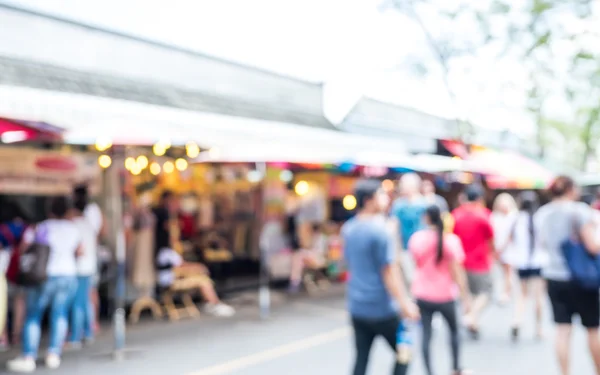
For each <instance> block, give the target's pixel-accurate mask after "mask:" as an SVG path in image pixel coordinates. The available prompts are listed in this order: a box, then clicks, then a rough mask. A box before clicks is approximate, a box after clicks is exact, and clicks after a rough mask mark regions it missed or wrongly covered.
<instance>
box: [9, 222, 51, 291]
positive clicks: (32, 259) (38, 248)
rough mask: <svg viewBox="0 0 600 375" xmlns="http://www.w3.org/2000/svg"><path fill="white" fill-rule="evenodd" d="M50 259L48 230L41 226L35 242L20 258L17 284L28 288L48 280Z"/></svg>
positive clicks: (37, 231)
mask: <svg viewBox="0 0 600 375" xmlns="http://www.w3.org/2000/svg"><path fill="white" fill-rule="evenodd" d="M49 258H50V246H49V245H48V228H47V227H46V226H44V225H40V226H39V227H38V229H37V230H36V235H35V241H34V242H33V243H32V244H31V245H29V246H28V247H27V249H26V250H25V251H24V252H23V254H21V256H20V257H19V270H18V276H17V283H18V284H19V285H23V286H28V287H35V286H39V285H41V284H42V283H44V282H45V281H46V279H47V278H48V273H47V268H48V259H49Z"/></svg>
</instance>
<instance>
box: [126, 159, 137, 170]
mask: <svg viewBox="0 0 600 375" xmlns="http://www.w3.org/2000/svg"><path fill="white" fill-rule="evenodd" d="M136 165H137V163H136V161H135V159H134V158H132V157H128V158H127V159H125V168H126V169H127V170H128V171H130V170H132V169H133V168H135V167H136Z"/></svg>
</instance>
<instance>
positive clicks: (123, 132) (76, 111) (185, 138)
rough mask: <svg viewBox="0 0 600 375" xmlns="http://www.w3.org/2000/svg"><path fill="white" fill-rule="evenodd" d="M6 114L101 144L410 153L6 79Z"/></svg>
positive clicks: (1, 89)
mask: <svg viewBox="0 0 600 375" xmlns="http://www.w3.org/2000/svg"><path fill="white" fill-rule="evenodd" d="M0 116H6V117H11V118H18V119H24V120H38V121H45V122H48V123H52V124H54V125H57V126H60V127H63V128H64V129H66V131H67V132H66V135H65V139H66V142H69V143H73V144H94V143H95V142H96V140H97V139H98V138H99V137H104V138H108V139H110V140H112V142H113V144H131V145H151V144H153V143H156V142H158V141H163V140H164V141H169V142H171V144H174V145H177V144H185V143H186V142H189V141H195V142H197V143H198V144H199V145H200V146H201V147H204V148H217V149H219V150H220V153H221V155H222V156H223V157H227V155H229V156H228V157H229V158H233V159H235V158H236V157H239V155H240V153H241V152H242V151H241V150H246V152H251V153H252V155H255V156H256V157H257V158H258V157H259V155H260V154H261V152H262V153H264V154H265V156H263V157H262V158H263V159H277V160H282V159H280V157H281V158H285V157H289V158H291V159H292V160H298V161H300V160H299V159H303V160H304V159H306V160H311V161H313V162H317V161H319V160H322V161H320V162H323V163H325V162H335V161H341V160H348V159H350V158H352V157H354V156H356V155H357V154H360V153H362V152H371V151H375V150H377V151H378V152H386V153H389V154H394V155H405V154H406V149H405V147H404V145H403V143H402V141H400V140H398V139H388V138H383V137H372V136H363V135H359V134H351V133H345V132H340V131H335V130H328V129H320V128H312V127H308V126H302V125H296V124H288V123H280V122H272V121H264V120H256V119H249V118H241V117H234V116H226V115H219V114H213V113H201V112H192V111H187V110H181V109H176V108H170V107H161V106H155V105H150V104H144V103H139V102H129V101H124V100H118V99H109V98H100V97H95V96H86V95H79V94H70V93H60V92H53V91H47V90H39V89H31V88H24V87H14V86H2V85H0ZM249 150H250V151H249ZM236 155H238V156H236ZM246 155H248V154H246ZM279 155H281V156H279ZM290 161H291V160H290ZM307 162H309V161H307Z"/></svg>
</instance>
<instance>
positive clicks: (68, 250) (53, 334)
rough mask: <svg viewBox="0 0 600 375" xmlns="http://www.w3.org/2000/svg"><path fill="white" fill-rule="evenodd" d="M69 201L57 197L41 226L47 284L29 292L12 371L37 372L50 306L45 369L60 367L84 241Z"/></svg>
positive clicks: (39, 239)
mask: <svg viewBox="0 0 600 375" xmlns="http://www.w3.org/2000/svg"><path fill="white" fill-rule="evenodd" d="M70 209H71V206H70V200H69V199H68V198H67V197H56V198H54V199H53V200H52V201H51V203H50V210H49V211H50V212H49V216H50V219H48V220H45V221H43V222H42V223H40V224H38V226H37V228H36V235H35V236H36V239H35V241H36V242H37V243H40V244H47V245H48V246H49V248H50V256H49V259H48V265H47V268H46V274H47V276H48V278H47V280H46V281H44V282H43V283H42V284H40V285H39V286H36V287H30V288H27V291H26V301H27V313H26V318H25V327H24V329H23V344H22V346H23V348H22V355H21V356H20V357H19V358H16V359H14V360H11V361H9V362H8V364H7V367H8V370H9V371H12V372H20V373H30V372H34V371H35V369H36V359H37V355H38V349H39V346H40V338H41V333H42V327H41V325H42V318H43V316H44V313H45V310H46V308H47V307H48V306H50V309H51V311H50V342H49V347H48V350H47V354H46V367H48V368H49V369H57V368H58V367H60V362H61V358H60V355H61V352H62V348H63V344H64V341H65V337H66V335H67V328H68V314H69V308H70V307H71V303H72V300H73V297H74V295H75V291H76V290H77V261H76V256H77V255H78V254H79V253H80V251H81V248H80V245H81V237H80V233H79V229H78V228H77V225H76V224H75V223H74V222H73V221H71V220H70V218H69V212H70Z"/></svg>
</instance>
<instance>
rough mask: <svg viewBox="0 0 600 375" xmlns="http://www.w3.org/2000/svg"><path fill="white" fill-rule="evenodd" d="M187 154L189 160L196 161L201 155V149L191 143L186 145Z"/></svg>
mask: <svg viewBox="0 0 600 375" xmlns="http://www.w3.org/2000/svg"><path fill="white" fill-rule="evenodd" d="M185 152H186V154H187V156H188V157H189V158H191V159H194V158H197V157H198V155H200V147H198V145H197V144H195V143H194V142H189V143H188V144H187V145H185Z"/></svg>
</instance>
